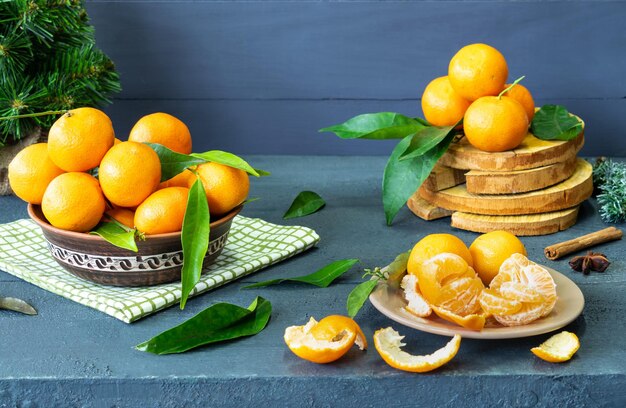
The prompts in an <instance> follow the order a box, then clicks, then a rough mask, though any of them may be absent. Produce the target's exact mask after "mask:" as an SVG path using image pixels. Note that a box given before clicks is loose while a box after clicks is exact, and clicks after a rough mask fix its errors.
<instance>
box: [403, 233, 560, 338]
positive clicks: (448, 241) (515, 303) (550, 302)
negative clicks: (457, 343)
mask: <svg viewBox="0 0 626 408" xmlns="http://www.w3.org/2000/svg"><path fill="white" fill-rule="evenodd" d="M407 271H408V274H407V276H405V277H404V278H403V280H402V284H401V287H402V289H403V290H404V295H405V299H406V301H407V306H406V307H405V308H406V310H407V311H409V312H410V313H413V314H415V315H417V316H419V317H428V316H429V315H430V314H431V313H432V312H435V314H436V315H438V316H439V317H440V318H442V319H444V320H447V321H450V322H453V323H456V324H458V325H460V326H462V327H465V328H468V329H471V330H482V328H483V327H484V325H485V322H486V319H487V318H488V317H489V316H493V318H494V319H495V320H496V321H497V322H499V323H500V324H502V325H505V326H515V325H521V324H528V323H530V322H532V321H534V320H536V319H539V318H541V317H544V316H547V315H548V314H549V313H550V312H551V311H552V309H553V308H554V305H555V304H556V300H557V294H556V285H555V284H554V280H553V279H552V276H551V275H550V273H549V272H548V271H547V270H546V269H545V268H543V267H542V266H540V265H538V264H536V263H534V262H532V261H530V260H528V258H526V248H525V247H524V244H523V243H522V242H521V241H520V240H519V239H518V238H517V237H516V236H515V235H513V234H511V233H510V232H507V231H494V232H490V233H487V234H483V235H480V236H479V237H477V238H476V240H475V241H474V242H473V243H472V245H471V246H470V248H469V249H468V248H467V247H466V246H465V244H464V243H463V241H461V240H460V239H459V238H457V237H455V236H453V235H450V234H432V235H428V236H426V237H424V238H423V239H422V240H421V241H419V242H418V243H417V244H415V246H414V247H413V250H412V251H411V254H410V256H409V260H408V264H407ZM485 285H488V287H485Z"/></svg>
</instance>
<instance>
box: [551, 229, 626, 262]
mask: <svg viewBox="0 0 626 408" xmlns="http://www.w3.org/2000/svg"><path fill="white" fill-rule="evenodd" d="M617 239H622V231H621V230H620V229H618V228H615V227H609V228H605V229H603V230H600V231H596V232H592V233H591V234H587V235H583V236H582V237H578V238H574V239H570V240H569V241H565V242H560V243H558V244H554V245H550V246H548V247H546V249H544V250H543V252H544V253H545V254H546V258H548V259H550V260H552V261H554V260H557V259H559V258H560V257H562V256H565V255H567V254H571V253H572V252H576V251H580V250H582V249H586V248H590V247H592V246H594V245H598V244H602V243H604V242H609V241H615V240H617Z"/></svg>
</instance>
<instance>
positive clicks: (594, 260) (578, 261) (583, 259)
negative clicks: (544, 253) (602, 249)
mask: <svg viewBox="0 0 626 408" xmlns="http://www.w3.org/2000/svg"><path fill="white" fill-rule="evenodd" d="M610 264H611V262H609V260H608V259H607V258H606V255H604V254H601V253H599V252H591V251H589V252H587V255H582V256H575V257H574V258H572V260H571V261H569V266H571V267H572V269H573V270H575V271H578V272H582V273H584V274H585V275H589V272H591V271H594V272H604V271H605V270H606V268H608V267H609V265H610Z"/></svg>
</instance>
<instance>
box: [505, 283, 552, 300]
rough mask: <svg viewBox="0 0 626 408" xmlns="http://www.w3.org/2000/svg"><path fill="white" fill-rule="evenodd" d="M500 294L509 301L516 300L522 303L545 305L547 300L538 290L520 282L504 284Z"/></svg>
mask: <svg viewBox="0 0 626 408" xmlns="http://www.w3.org/2000/svg"><path fill="white" fill-rule="evenodd" d="M500 294H502V296H504V297H505V298H507V299H516V300H519V301H520V302H531V303H543V302H545V301H546V298H545V297H544V296H542V295H541V293H539V292H537V290H535V289H533V288H531V287H529V286H526V285H524V284H523V283H520V282H503V283H502V286H500Z"/></svg>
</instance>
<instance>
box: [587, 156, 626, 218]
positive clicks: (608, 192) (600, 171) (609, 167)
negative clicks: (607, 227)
mask: <svg viewBox="0 0 626 408" xmlns="http://www.w3.org/2000/svg"><path fill="white" fill-rule="evenodd" d="M593 178H594V184H595V185H596V187H597V189H598V191H599V194H598V196H597V198H598V206H599V209H598V212H599V213H600V217H601V218H602V220H603V221H604V222H609V223H618V222H624V221H626V164H625V163H617V162H614V161H612V160H610V159H598V160H596V163H595V165H594V169H593Z"/></svg>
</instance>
